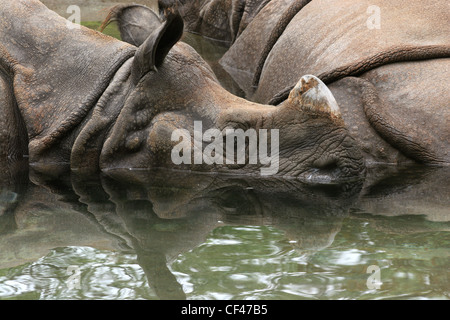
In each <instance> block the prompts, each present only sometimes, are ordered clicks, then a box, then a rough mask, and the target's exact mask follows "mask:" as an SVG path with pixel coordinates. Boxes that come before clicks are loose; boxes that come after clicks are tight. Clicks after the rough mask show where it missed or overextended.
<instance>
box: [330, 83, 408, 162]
mask: <svg viewBox="0 0 450 320" xmlns="http://www.w3.org/2000/svg"><path fill="white" fill-rule="evenodd" d="M366 82H367V81H365V80H362V79H360V78H356V77H346V78H344V79H341V80H339V81H336V82H333V83H332V84H330V85H329V89H330V90H331V92H332V93H333V96H334V97H335V98H336V101H337V103H338V105H339V108H340V110H341V114H342V118H343V119H344V122H345V124H346V125H347V127H348V129H349V131H350V135H351V136H352V137H353V138H354V139H355V140H356V141H357V143H358V145H359V148H360V150H361V151H362V152H363V154H364V158H365V159H366V164H367V165H369V166H370V165H376V164H380V163H384V164H398V163H405V162H412V161H411V160H410V159H408V158H407V157H406V156H404V155H403V154H402V153H401V152H400V151H399V150H398V149H396V148H394V147H393V146H392V145H390V144H389V143H388V142H387V141H386V140H385V139H383V138H382V137H380V135H379V134H378V132H377V131H376V130H375V128H374V127H373V126H372V125H371V124H370V122H369V121H368V119H367V116H366V114H365V112H364V104H363V99H362V97H363V90H364V88H365V86H366V85H370V83H366Z"/></svg>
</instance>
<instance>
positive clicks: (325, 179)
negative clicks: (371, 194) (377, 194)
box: [298, 155, 365, 185]
mask: <svg viewBox="0 0 450 320" xmlns="http://www.w3.org/2000/svg"><path fill="white" fill-rule="evenodd" d="M364 176H365V166H364V165H363V159H362V158H357V159H354V158H349V157H348V155H347V157H344V156H338V155H322V156H321V157H319V158H317V159H316V160H314V161H313V162H312V163H311V166H310V168H309V169H307V170H305V171H303V172H302V173H301V174H300V175H299V176H298V178H299V179H300V180H302V181H304V182H307V183H308V184H317V185H337V184H342V183H348V182H353V181H359V180H362V179H363V178H364Z"/></svg>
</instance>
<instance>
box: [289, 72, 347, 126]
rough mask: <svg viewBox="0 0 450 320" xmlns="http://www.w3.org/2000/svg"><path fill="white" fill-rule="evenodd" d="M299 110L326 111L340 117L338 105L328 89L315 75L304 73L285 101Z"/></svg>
mask: <svg viewBox="0 0 450 320" xmlns="http://www.w3.org/2000/svg"><path fill="white" fill-rule="evenodd" d="M286 103H287V104H289V105H291V106H296V107H299V108H300V109H301V110H305V111H313V112H320V113H327V114H330V115H332V116H334V117H338V118H340V117H341V111H340V108H339V105H338V104H337V102H336V99H335V98H334V96H333V94H332V93H331V91H330V89H328V87H327V86H326V85H325V84H324V83H323V82H322V81H321V80H320V79H319V78H317V77H316V76H313V75H305V76H303V77H301V79H300V81H299V82H298V83H297V84H296V85H295V87H294V88H293V89H292V90H291V92H290V94H289V98H288V99H287V101H286Z"/></svg>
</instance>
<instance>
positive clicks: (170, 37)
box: [132, 13, 184, 84]
mask: <svg viewBox="0 0 450 320" xmlns="http://www.w3.org/2000/svg"><path fill="white" fill-rule="evenodd" d="M183 28H184V23H183V19H182V18H181V16H180V15H179V14H178V13H172V14H170V15H168V16H167V19H166V21H164V23H162V24H161V25H160V26H159V27H158V28H156V30H154V31H153V32H152V34H150V35H149V36H148V38H147V39H146V40H145V41H144V43H143V44H142V45H141V46H140V47H139V48H138V50H137V51H136V54H135V57H134V62H133V69H132V77H133V81H134V83H135V84H136V83H137V82H138V81H139V80H140V79H141V78H142V77H143V76H144V75H145V74H146V73H148V72H150V71H156V70H157V67H159V66H160V65H161V64H162V63H163V62H164V58H165V57H166V55H167V54H168V53H169V51H170V49H172V47H173V46H174V45H175V44H176V43H177V42H178V40H180V38H181V36H182V35H183Z"/></svg>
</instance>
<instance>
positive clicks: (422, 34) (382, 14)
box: [253, 0, 450, 103]
mask: <svg viewBox="0 0 450 320" xmlns="http://www.w3.org/2000/svg"><path fill="white" fill-rule="evenodd" d="M449 6H450V4H449V3H448V2H446V1H439V0H430V1H426V2H423V1H419V0H413V1H405V0H399V1H395V2H393V1H387V0H376V1H373V0H363V1H358V2H355V1H351V0H344V1H342V0H339V1H337V0H336V1H329V0H328V1H327V0H317V1H312V2H311V3H309V4H308V5H306V6H305V7H304V8H303V9H302V10H301V11H300V12H299V13H298V14H297V15H296V16H295V18H294V19H293V20H292V21H291V22H290V24H289V25H288V27H287V28H286V30H285V31H284V33H283V35H282V36H281V37H280V38H279V40H278V41H277V43H276V44H275V45H274V47H273V48H272V50H271V52H270V54H269V55H268V57H267V59H266V61H265V64H264V68H263V70H262V74H261V77H260V79H259V86H258V89H257V91H256V93H255V95H254V97H253V100H255V101H258V102H266V103H267V102H269V101H270V100H271V99H272V98H273V97H274V96H275V95H276V94H278V93H279V92H280V91H282V90H283V89H285V88H286V87H288V86H291V85H293V84H295V83H296V82H297V81H298V78H299V77H300V76H302V75H304V74H315V75H318V76H319V75H325V74H327V73H332V72H333V71H334V70H339V72H341V73H342V74H341V75H340V76H349V75H355V74H351V72H357V71H359V72H360V71H361V70H360V68H354V69H355V70H352V66H357V65H358V64H362V65H361V68H363V69H365V71H367V70H369V69H370V68H371V63H372V61H374V62H375V60H376V59H379V60H380V61H376V62H377V63H378V64H386V63H390V62H391V61H390V60H391V59H392V60H393V59H395V60H397V61H401V60H405V61H407V60H408V59H409V58H411V55H410V52H411V50H410V49H412V50H415V49H418V48H419V50H420V48H425V49H424V50H425V51H426V48H438V49H439V48H444V53H443V55H449V54H450V51H449V48H450V37H449V34H450V25H449V24H448V21H449V19H450V13H449V12H450V11H449ZM371 8H372V9H373V10H374V11H372V9H371ZM374 8H375V9H374ZM376 8H378V9H379V11H378V13H379V18H380V20H379V25H378V26H379V28H378V26H377V25H375V26H374V25H373V21H372V20H371V17H372V16H373V14H377V12H376ZM421 53H422V52H421ZM423 53H424V55H423V57H424V58H427V55H426V52H423ZM419 56H420V54H419ZM322 80H324V79H322ZM324 81H325V80H324Z"/></svg>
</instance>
